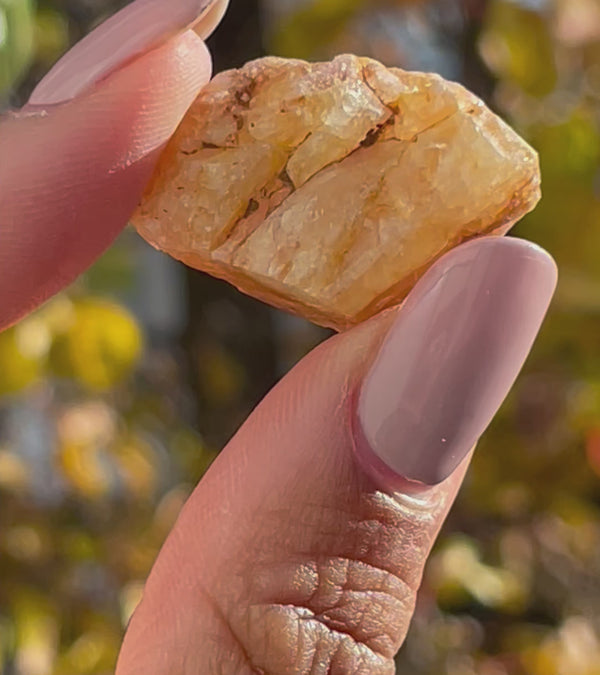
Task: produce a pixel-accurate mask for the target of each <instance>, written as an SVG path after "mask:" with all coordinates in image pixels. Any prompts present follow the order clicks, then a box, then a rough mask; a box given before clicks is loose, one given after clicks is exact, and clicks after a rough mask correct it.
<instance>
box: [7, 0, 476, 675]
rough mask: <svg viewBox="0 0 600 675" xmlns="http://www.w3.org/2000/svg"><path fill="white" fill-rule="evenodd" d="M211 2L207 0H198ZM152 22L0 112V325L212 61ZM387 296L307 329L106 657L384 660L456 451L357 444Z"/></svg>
mask: <svg viewBox="0 0 600 675" xmlns="http://www.w3.org/2000/svg"><path fill="white" fill-rule="evenodd" d="M192 4H194V3H192ZM195 5H196V6H198V7H203V11H206V9H207V8H206V5H205V3H200V4H198V3H197V2H196V3H195ZM178 7H179V5H178ZM128 9H129V8H128ZM222 9H223V3H222V2H215V6H214V7H213V8H208V12H207V13H206V14H205V15H204V16H205V18H206V20H207V21H211V22H213V23H214V21H215V17H218V15H219V13H220V12H221V11H222ZM125 11H127V10H125ZM183 14H184V15H185V17H186V22H188V23H189V21H191V19H190V18H189V16H188V15H187V14H185V12H184V13H183ZM188 20H189V21H188ZM186 26H187V23H186ZM167 28H168V30H166V33H165V40H167V39H168V41H166V42H163V43H162V44H157V43H156V40H155V42H154V43H153V49H152V51H150V52H148V53H147V54H145V55H144V56H141V57H138V58H136V59H135V60H133V61H131V60H129V61H127V65H126V67H123V68H121V69H120V70H114V69H113V70H112V71H111V73H110V74H109V75H108V76H105V75H103V79H102V81H101V82H99V83H95V84H94V83H93V82H89V81H87V80H85V81H84V82H80V83H79V84H78V85H77V87H76V88H75V90H76V91H77V93H76V94H73V91H75V90H74V89H73V88H71V89H70V90H69V91H70V95H74V96H75V97H74V98H72V99H71V100H69V101H68V102H67V103H63V104H60V105H57V106H52V105H50V106H46V108H43V107H40V104H41V103H43V101H41V99H40V98H39V97H38V99H36V106H33V107H32V106H29V107H28V108H26V109H25V110H23V111H20V112H18V113H14V114H11V115H10V116H8V117H7V118H6V119H4V120H2V121H1V122H0V157H2V162H1V163H0V330H2V329H3V328H6V327H7V326H9V325H11V324H13V323H15V322H16V321H18V320H19V319H20V318H21V317H23V316H24V315H25V314H27V313H28V312H29V311H31V310H33V309H34V308H35V307H37V306H38V305H39V304H40V303H41V302H43V301H44V300H46V299H47V298H49V297H50V296H51V295H52V294H54V293H56V292H57V291H59V290H60V289H62V288H64V287H65V286H66V285H67V284H68V283H70V282H71V281H72V280H73V279H74V278H75V277H76V276H77V275H78V274H79V273H81V272H82V271H83V270H84V269H86V268H87V267H88V266H89V265H90V264H91V263H92V262H93V261H94V260H95V259H96V258H97V257H98V256H99V255H100V254H101V253H102V252H103V251H104V250H105V249H106V247H107V246H109V245H110V243H111V242H112V241H113V239H114V237H115V236H116V235H117V234H118V232H119V231H120V230H121V229H122V228H123V227H124V226H125V224H126V223H127V220H128V218H129V216H130V215H131V213H132V212H133V210H134V208H135V206H136V204H137V203H138V201H139V199H140V196H141V194H142V190H143V188H144V186H145V184H146V182H147V181H148V179H149V177H150V175H151V173H152V170H153V167H154V165H155V162H156V159H157V156H158V154H159V152H160V149H161V148H162V147H163V146H164V144H165V142H166V141H167V139H168V138H169V136H170V135H171V134H172V133H173V131H174V130H175V128H176V126H177V124H178V122H179V120H180V119H181V118H182V116H183V115H184V113H185V111H186V109H187V108H188V106H189V105H190V104H191V102H192V101H193V99H194V98H195V96H196V95H197V93H198V91H199V90H200V88H201V87H202V86H203V85H204V84H205V83H206V81H207V80H208V78H209V75H210V58H209V56H208V53H207V51H206V48H205V46H204V44H203V42H202V41H201V40H200V38H199V37H198V35H199V34H200V35H204V34H206V33H207V32H209V31H210V28H211V26H210V25H208V26H207V25H204V26H203V25H202V24H200V25H197V26H195V30H196V31H197V32H196V33H193V32H191V31H187V32H183V33H182V34H180V35H178V36H175V37H173V26H171V25H170V26H168V27H167ZM184 28H185V26H184V27H182V30H183V29H184ZM155 37H156V36H155ZM153 39H154V38H153ZM157 39H158V38H157ZM159 42H160V41H159ZM113 66H114V64H113ZM40 91H42V92H43V91H44V89H43V88H42V89H41V90H40ZM38 94H39V91H38ZM397 313H398V309H397V308H395V309H391V310H388V311H387V312H385V313H384V314H382V315H379V316H377V317H375V318H373V319H371V320H370V321H369V322H367V323H365V324H362V325H359V326H358V327H356V328H354V329H353V330H350V331H348V332H346V333H344V334H342V335H339V336H336V337H335V338H333V339H331V340H329V341H328V342H326V343H324V344H323V345H321V346H320V347H319V348H317V349H316V350H315V351H313V352H312V353H311V354H310V355H309V356H308V357H307V358H306V359H304V360H303V361H302V362H301V363H300V364H299V365H298V366H297V367H296V368H295V369H294V370H293V371H292V372H291V373H290V374H289V375H288V376H287V377H286V378H284V379H283V380H282V381H281V383H280V384H279V385H278V386H277V387H276V388H275V389H273V391H272V392H271V393H270V394H269V395H268V396H267V397H266V398H265V400H264V401H263V402H262V404H261V405H259V406H258V408H257V409H256V411H255V412H254V413H253V414H252V415H251V416H250V418H249V419H248V421H247V422H246V423H245V424H244V425H243V427H242V428H241V429H240V431H239V432H238V433H237V435H236V436H235V437H234V439H233V440H232V441H231V443H230V444H229V445H228V447H227V448H226V449H225V450H224V452H223V453H222V454H221V455H220V457H219V458H218V460H217V461H216V462H215V464H214V465H213V466H212V467H211V470H210V471H209V473H208V474H207V475H206V477H205V479H204V480H203V481H202V482H201V484H200V485H199V486H198V488H197V489H196V491H195V492H194V494H193V496H192V497H191V499H190V500H189V502H188V503H187V505H186V506H185V507H184V509H183V512H182V513H181V516H180V518H179V520H178V522H177V524H176V526H175V528H174V530H173V532H172V533H171V535H170V536H169V538H168V541H167V542H166V544H165V546H164V548H163V550H162V552H161V554H160V556H159V558H158V560H157V562H156V565H155V567H154V569H153V572H152V574H151V576H150V578H149V580H148V583H147V587H146V590H145V593H144V598H143V601H142V603H141V605H140V607H139V608H138V610H137V611H136V612H135V614H134V616H133V619H132V621H131V623H130V626H129V629H128V632H127V636H126V638H125V642H124V645H123V649H122V653H121V656H120V659H119V663H118V666H117V670H116V673H117V675H137V674H139V675H141V674H142V673H143V674H144V675H147V674H148V673H152V675H167V674H168V675H203V674H205V673H206V674H207V675H208V674H210V675H251V674H259V673H260V674H262V675H266V674H268V675H284V674H285V675H292V674H294V675H320V674H323V675H325V674H327V673H331V674H332V675H346V674H348V675H359V674H360V675H367V674H369V675H391V674H392V673H393V672H394V666H393V656H394V654H395V652H396V651H397V649H398V648H399V647H400V645H401V644H402V641H403V640H404V637H405V635H406V631H407V628H408V625H409V622H410V618H411V616H412V612H413V608H414V602H415V594H416V590H417V588H418V586H419V583H420V580H421V577H422V573H423V568H424V565H425V562H426V559H427V555H428V553H429V551H430V549H431V546H432V544H433V541H434V539H435V537H436V535H437V533H438V531H439V529H440V527H441V525H442V523H443V520H444V518H445V516H446V514H447V512H448V510H449V508H450V506H451V504H452V502H453V500H454V498H455V496H456V493H457V491H458V489H459V486H460V483H461V482H462V479H463V476H464V473H465V471H466V468H467V464H468V461H469V459H470V453H469V455H468V456H467V457H466V459H465V460H464V461H463V462H462V463H461V464H460V465H459V466H458V467H457V468H456V469H455V470H454V472H453V473H452V475H450V477H449V478H447V479H446V480H445V481H443V482H442V483H440V484H438V485H436V486H433V487H427V488H425V487H423V486H415V485H414V484H409V483H408V482H407V481H404V480H402V479H401V478H400V477H399V476H398V475H397V474H394V473H393V472H392V471H390V470H388V469H387V468H386V467H385V465H383V466H382V463H381V462H379V464H377V463H376V462H371V463H370V462H369V461H363V462H357V461H356V456H355V451H356V448H355V443H354V436H353V433H352V430H353V426H354V423H355V413H356V401H357V397H358V391H359V389H360V386H361V383H362V381H363V379H364V378H365V375H366V373H367V370H368V369H369V367H370V366H371V364H372V363H374V361H375V359H376V357H377V354H378V351H379V348H380V346H381V344H382V342H383V340H384V338H385V336H386V334H387V333H388V331H389V329H390V327H391V326H392V323H393V322H394V320H395V319H396V316H397ZM424 367H427V364H426V363H425V364H424ZM406 443H407V440H406V439H402V438H398V452H402V450H403V447H406ZM363 459H364V458H363Z"/></svg>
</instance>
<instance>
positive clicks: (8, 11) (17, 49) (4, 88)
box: [0, 0, 34, 97]
mask: <svg viewBox="0 0 600 675" xmlns="http://www.w3.org/2000/svg"><path fill="white" fill-rule="evenodd" d="M33 19H34V12H33V3H32V0H0V97H3V96H6V95H7V94H8V92H9V91H10V89H11V88H12V87H14V85H15V84H16V83H17V82H18V81H19V79H20V78H21V77H23V75H24V74H25V72H26V70H27V68H28V66H29V64H30V62H31V58H32V54H33V30H34V20H33Z"/></svg>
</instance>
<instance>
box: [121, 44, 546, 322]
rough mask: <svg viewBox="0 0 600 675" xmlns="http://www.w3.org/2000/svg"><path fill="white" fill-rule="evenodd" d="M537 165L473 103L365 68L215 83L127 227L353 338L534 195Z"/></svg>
mask: <svg viewBox="0 0 600 675" xmlns="http://www.w3.org/2000/svg"><path fill="white" fill-rule="evenodd" d="M539 184H540V180H539V169H538V160H537V155H536V153H535V152H534V150H533V149H532V148H530V147H529V146H528V145H527V144H526V143H525V142H524V141H523V140H521V139H520V138H519V137H518V136H517V135H516V133H515V132H514V131H512V130H511V129H510V128H509V127H508V126H507V125H506V124H505V123H504V122H502V120H500V119H499V118H498V117H496V116H495V115H494V114H493V113H492V112H491V111H490V110H489V109H488V108H486V107H485V106H484V104H483V103H482V102H481V101H479V100H478V99H477V98H476V97H475V96H473V95H472V94H470V93H469V92H468V91H467V90H465V89H464V88H463V87H461V86H460V85H458V84H454V83H451V82H446V81H445V80H443V79H442V78H440V77H439V76H437V75H431V74H424V73H409V72H405V71H403V70H400V69H397V68H390V69H387V68H385V67H384V66H382V65H381V64H379V63H377V62H376V61H373V60H371V59H366V58H358V57H355V56H340V57H338V58H336V59H335V60H334V61H332V62H330V63H315V64H309V63H306V62H303V61H296V60H284V59H279V58H265V59H260V60H258V61H254V62H251V63H249V64H247V65H246V66H245V67H244V68H242V69H240V70H233V71H228V72H224V73H221V74H220V75H217V76H216V77H215V78H214V79H213V80H212V82H211V83H210V84H209V85H208V86H207V87H206V88H205V89H204V90H203V91H202V93H201V94H200V96H199V97H198V99H197V100H196V101H195V103H194V105H193V107H192V109H191V110H190V112H189V113H188V114H187V116H186V118H185V119H184V120H183V122H182V124H181V126H180V128H179V129H178V131H177V132H176V134H175V136H174V137H173V139H172V140H171V142H170V143H169V145H168V147H167V148H166V150H165V152H164V154H163V156H162V158H161V160H160V163H159V166H158V168H157V171H156V173H155V175H154V178H153V180H152V183H151V185H150V186H149V187H148V189H147V192H146V194H145V196H144V199H143V202H142V204H141V206H140V208H139V209H138V211H137V213H136V214H135V216H134V219H133V224H134V225H135V227H136V228H137V229H138V230H139V232H140V233H141V234H142V236H143V237H145V238H146V239H147V240H148V241H149V242H150V243H152V244H153V245H154V246H156V247H157V248H159V249H161V250H163V251H166V252H168V253H169V254H171V255H172V256H174V257H175V258H178V259H179V260H182V261H183V262H185V263H187V264H188V265H191V266H192V267H195V268H197V269H200V270H203V271H205V272H208V273H209V274H212V275H214V276H217V277H221V278H223V279H226V280H228V281H229V282H231V283H232V284H235V285H236V286H237V287H238V288H239V289H240V290H241V291H243V292H245V293H248V294H249V295H252V296H255V297H257V298H260V299H262V300H264V301H266V302H268V303H270V304H272V305H275V306H277V307H280V308H283V309H287V310H289V311H292V312H294V313H296V314H299V315H301V316H304V317H306V318H308V319H311V320H312V321H314V322H316V323H319V324H322V325H325V326H330V327H333V328H336V329H338V330H342V329H345V328H347V327H349V326H352V325H354V324H356V323H358V322H360V321H363V320H365V319H367V318H368V317H370V316H372V315H373V314H375V313H376V312H378V311H380V310H381V309H383V308H385V307H388V306H391V305H393V304H397V303H399V302H400V301H401V300H402V299H403V298H404V297H405V296H406V294H407V293H408V292H409V291H410V289H411V288H412V286H413V285H414V284H415V282H416V280H417V279H418V277H419V276H420V275H421V274H422V273H423V272H424V271H425V269H427V267H428V266H429V265H431V263H432V262H433V261H434V260H435V259H436V258H438V257H439V256H440V255H441V254H443V253H444V252H445V251H447V250H448V249H450V248H451V247H453V246H456V245H457V244H459V243H460V242H462V241H464V240H466V239H469V238H472V237H474V236H478V235H484V234H503V233H505V232H506V231H507V230H508V229H509V228H510V227H511V226H512V225H513V224H514V223H515V222H516V221H517V220H518V219H519V218H521V217H522V216H523V215H524V214H525V213H527V212H528V211H530V210H531V209H532V208H533V207H534V206H535V204H536V203H537V201H538V200H539V197H540V190H539Z"/></svg>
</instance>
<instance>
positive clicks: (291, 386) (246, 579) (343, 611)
mask: <svg viewBox="0 0 600 675" xmlns="http://www.w3.org/2000/svg"><path fill="white" fill-rule="evenodd" d="M395 315H396V310H391V311H389V312H387V313H386V314H385V315H382V316H380V317H377V318H375V319H373V320H372V321H370V322H368V323H366V324H363V325H361V326H359V327H357V328H355V329H353V330H351V331H349V332H347V333H344V334H341V335H338V336H336V337H334V338H333V339H331V340H329V341H328V342H326V343H325V344H323V345H321V346H320V347H319V348H317V349H316V350H314V351H313V352H312V353H311V354H310V355H309V356H308V357H307V358H305V359H304V360H303V361H302V362H301V363H300V364H299V365H298V366H297V367H296V368H295V369H294V370H293V371H292V372H291V373H290V374H289V375H288V376H287V377H286V378H284V380H283V381H282V382H281V383H280V384H279V385H278V386H277V387H276V388H275V389H273V391H272V392H271V393H270V394H269V395H268V396H267V397H266V398H265V399H264V401H263V402H262V403H261V404H260V405H259V407H258V408H257V409H256V410H255V412H254V413H253V414H252V415H251V417H250V418H249V419H248V421H247V422H246V424H245V425H244V426H243V427H242V429H241V430H240V431H239V432H238V434H237V435H236V436H235V437H234V439H233V440H232V441H231V442H230V444H229V445H228V446H227V448H225V450H224V451H223V453H222V454H221V455H220V457H219V458H218V459H217V461H216V462H215V463H214V464H213V466H212V467H211V469H210V471H209V472H208V474H207V475H206V477H205V478H204V479H203V481H202V482H201V483H200V485H199V486H198V488H197V489H196V491H195V492H194V494H193V496H192V497H191V499H190V500H189V502H188V504H187V505H186V506H185V508H184V510H183V512H182V513H181V516H180V518H179V520H178V522H177V524H176V526H175V528H174V530H173V532H172V533H171V535H170V537H169V539H168V541H167V543H166V545H165V547H164V549H163V551H162V553H161V555H160V556H159V559H158V561H157V563H156V566H155V568H154V570H153V572H152V574H151V576H150V579H149V580H148V584H147V587H146V592H145V594H144V599H143V601H142V603H141V605H140V607H139V609H138V610H137V612H136V613H135V615H134V617H133V619H132V622H131V624H130V626H129V631H128V634H127V637H126V639H125V643H124V646H123V651H122V654H121V658H120V661H119V667H118V668H117V674H118V675H137V674H138V673H139V674H140V675H141V674H142V673H148V672H152V673H154V674H156V675H163V674H164V675H166V674H167V673H169V675H184V674H185V675H192V673H218V674H221V673H222V674H223V675H225V674H227V675H230V674H231V675H234V674H236V675H237V674H244V675H246V674H248V675H249V674H250V673H269V674H271V673H273V674H280V673H281V674H283V673H286V674H287V673H294V674H296V673H298V674H300V673H303V674H304V673H306V674H307V675H308V674H311V675H312V674H315V675H316V674H317V673H323V674H325V673H339V674H346V673H348V674H350V673H352V674H358V673H361V674H363V673H364V674H365V675H366V674H367V673H369V674H373V675H383V674H385V675H388V674H391V673H393V672H394V667H393V662H392V658H393V655H394V654H395V653H396V651H397V650H398V648H399V647H400V645H401V643H402V641H403V639H404V637H405V634H406V631H407V628H408V624H409V621H410V617H411V616H412V611H413V606H414V600H415V593H416V590H417V588H418V586H419V584H420V580H421V575H422V572H423V566H424V564H425V560H426V557H427V554H428V552H429V550H430V547H431V545H432V543H433V541H434V539H435V536H436V534H437V532H438V530H439V528H440V526H441V524H442V522H443V519H444V518H445V515H446V513H447V511H448V509H449V507H450V505H451V503H452V501H453V499H454V497H455V495H456V492H457V490H458V487H459V485H460V482H461V480H462V477H463V474H464V472H465V470H466V463H467V462H468V459H467V460H465V462H463V464H462V465H461V466H460V467H459V469H458V470H457V471H455V472H454V474H453V475H452V476H451V477H450V478H449V479H448V480H447V481H445V482H444V483H442V484H440V485H438V486H436V487H433V488H429V489H426V490H421V491H418V492H416V493H414V492H413V493H412V494H407V491H405V490H402V489H399V488H401V487H403V486H402V483H399V484H398V483H396V484H395V485H394V480H393V478H392V476H391V474H390V476H389V478H390V480H389V481H388V480H387V479H386V478H383V479H379V480H375V479H374V478H372V477H371V476H369V475H368V474H367V473H366V472H363V471H362V470H361V469H360V468H359V467H358V465H357V463H356V461H355V459H354V455H353V439H352V432H351V426H352V425H351V424H350V418H351V416H352V414H353V410H354V404H355V395H356V390H357V388H358V386H359V384H360V382H361V380H362V378H363V376H364V374H365V372H366V369H367V368H368V367H369V365H370V363H371V362H372V360H373V357H374V355H375V354H376V353H377V349H378V347H379V345H380V343H381V341H382V338H383V337H384V335H385V333H386V332H387V330H388V328H389V326H390V325H391V322H392V321H393V319H394V318H395ZM328 669H329V670H328Z"/></svg>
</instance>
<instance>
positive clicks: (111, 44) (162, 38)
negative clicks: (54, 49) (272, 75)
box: [29, 0, 227, 106]
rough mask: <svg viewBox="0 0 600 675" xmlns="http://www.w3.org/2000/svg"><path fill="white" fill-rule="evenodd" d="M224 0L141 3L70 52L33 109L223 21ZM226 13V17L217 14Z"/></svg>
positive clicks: (34, 101)
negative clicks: (182, 36)
mask: <svg viewBox="0 0 600 675" xmlns="http://www.w3.org/2000/svg"><path fill="white" fill-rule="evenodd" d="M226 7H227V2H226V1H224V0H135V1H134V2H132V3H131V4H130V5H128V6H127V7H125V8H124V9H122V10H121V11H120V12H117V13H116V14H115V15H113V16H111V17H110V18H109V19H107V20H106V21H105V22H104V23H102V24H101V25H100V26H98V28H96V30H94V31H93V32H91V33H90V34H89V35H87V36H86V37H85V38H83V40H81V41H80V42H78V43H77V44H76V45H75V46H74V47H73V48H72V49H71V50H69V51H68V52H67V53H66V54H65V55H64V56H63V57H62V58H61V59H60V60H59V61H58V62H57V63H56V64H55V65H54V67H53V68H52V69H51V70H50V72H49V73H48V74H47V75H46V77H44V79H43V80H42V81H41V82H40V83H39V84H38V86H37V87H36V88H35V89H34V91H33V93H32V94H31V97H30V99H29V105H33V106H36V105H54V104H57V103H64V102H65V101H69V100H71V99H73V98H75V97H76V96H78V95H79V94H81V93H82V92H83V91H85V90H86V89H87V88H88V87H90V86H92V85H94V84H95V83H97V82H99V81H100V80H102V79H104V78H105V77H106V76H107V75H109V74H110V73H111V72H112V71H114V70H116V69H118V68H119V67H121V66H123V65H125V64H126V63H127V62H128V61H130V60H131V59H133V58H135V57H136V56H139V55H141V54H143V53H145V52H147V51H148V50H150V49H153V48H155V47H158V46H160V45H161V44H163V43H164V42H166V41H167V40H169V39H170V38H172V37H174V36H175V35H177V34H178V33H181V32H183V31H185V30H187V29H189V28H191V27H193V26H194V25H196V24H198V23H199V22H200V23H201V22H202V21H203V20H204V19H206V20H207V21H208V26H207V27H206V31H204V32H203V31H201V30H199V31H198V32H199V33H200V34H201V35H202V36H203V37H207V35H206V34H205V33H206V32H210V30H212V29H214V27H215V26H216V23H215V21H216V22H217V23H218V20H220V19H221V17H222V15H223V12H224V10H225V8H226ZM217 12H220V15H218V14H217Z"/></svg>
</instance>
